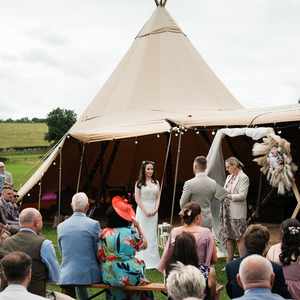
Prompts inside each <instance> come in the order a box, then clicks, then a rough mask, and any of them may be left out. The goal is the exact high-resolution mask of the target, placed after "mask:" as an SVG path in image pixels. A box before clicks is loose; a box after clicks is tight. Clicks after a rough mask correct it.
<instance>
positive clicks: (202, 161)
mask: <svg viewBox="0 0 300 300" xmlns="http://www.w3.org/2000/svg"><path fill="white" fill-rule="evenodd" d="M194 162H195V163H196V164H197V166H198V167H199V168H200V169H202V170H204V169H206V167H207V160H206V157H205V156H203V155H200V156H197V157H195V159H194Z"/></svg>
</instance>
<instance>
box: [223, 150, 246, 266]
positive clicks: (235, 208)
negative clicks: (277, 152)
mask: <svg viewBox="0 0 300 300" xmlns="http://www.w3.org/2000/svg"><path fill="white" fill-rule="evenodd" d="M243 167H244V165H243V163H242V162H241V161H240V160H239V159H237V158H236V157H233V156H232V157H229V158H227V159H226V161H225V169H226V171H227V172H228V173H229V175H228V176H227V178H226V181H225V185H224V188H225V189H226V191H227V192H228V194H227V196H226V198H225V200H224V201H223V203H222V208H221V215H222V217H221V222H222V233H221V237H222V239H223V241H224V243H225V245H226V250H227V262H230V261H232V259H233V253H234V242H236V243H237V247H238V250H239V254H240V256H243V254H244V253H243V244H242V243H241V240H242V236H243V234H244V232H245V231H246V229H247V195H248V189H249V177H248V176H247V175H246V174H245V173H244V172H243V170H242V168H243Z"/></svg>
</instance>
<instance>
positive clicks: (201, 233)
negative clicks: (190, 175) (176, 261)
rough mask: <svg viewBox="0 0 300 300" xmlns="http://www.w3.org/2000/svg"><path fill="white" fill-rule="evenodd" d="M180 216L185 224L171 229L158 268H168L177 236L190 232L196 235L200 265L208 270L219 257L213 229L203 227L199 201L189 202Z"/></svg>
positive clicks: (160, 269) (162, 269)
mask: <svg viewBox="0 0 300 300" xmlns="http://www.w3.org/2000/svg"><path fill="white" fill-rule="evenodd" d="M180 216H181V217H182V220H183V223H184V225H183V226H179V227H175V228H173V229H172V230H171V233H170V236H169V239H168V241H167V243H166V246H165V249H164V252H163V255H162V257H161V260H160V264H159V267H158V270H159V271H161V272H164V271H165V270H166V267H167V262H168V261H169V260H170V257H171V256H172V254H173V251H174V245H175V239H176V236H178V235H179V234H181V233H182V232H189V233H191V234H192V235H193V236H194V237H195V240H196V251H197V255H198V263H199V267H200V266H201V267H202V268H206V269H207V270H208V269H209V267H210V265H211V264H212V263H215V262H217V259H218V258H217V250H216V245H215V241H214V239H213V236H212V233H211V231H210V230H209V229H208V228H205V227H201V223H202V217H201V208H200V205H199V204H198V203H197V202H189V203H187V204H186V205H185V206H184V207H183V209H182V210H181V212H180Z"/></svg>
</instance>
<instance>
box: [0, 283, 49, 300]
mask: <svg viewBox="0 0 300 300" xmlns="http://www.w3.org/2000/svg"><path fill="white" fill-rule="evenodd" d="M45 299H47V298H44V297H41V296H38V295H34V294H32V293H29V292H28V291H27V289H26V288H25V287H24V286H23V285H21V284H10V285H9V286H8V287H7V288H6V289H5V290H4V291H2V292H1V293H0V300H45Z"/></svg>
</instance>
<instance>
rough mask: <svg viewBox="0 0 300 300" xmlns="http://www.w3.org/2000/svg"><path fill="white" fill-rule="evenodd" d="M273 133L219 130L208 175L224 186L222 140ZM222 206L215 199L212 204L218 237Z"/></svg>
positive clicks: (270, 129) (209, 161)
mask: <svg viewBox="0 0 300 300" xmlns="http://www.w3.org/2000/svg"><path fill="white" fill-rule="evenodd" d="M273 133H274V129H273V128H269V127H259V128H222V129H219V130H218V131H217V133H216V135H215V137H214V140H213V142H212V144H211V147H210V149H209V152H208V154H207V175H208V176H209V177H211V178H212V179H214V180H215V181H216V182H217V183H218V184H219V185H220V186H224V183H225V179H226V175H225V167H224V157H223V153H222V139H223V138H224V136H225V135H227V136H230V137H235V136H240V135H246V136H248V137H250V138H252V139H253V140H259V139H261V138H263V137H265V136H267V135H269V134H273ZM246 173H247V170H246ZM220 204H221V203H220V201H219V200H217V199H214V200H213V201H212V203H211V211H212V221H213V222H212V223H213V229H214V232H215V234H216V235H217V236H218V234H217V233H219V232H220Z"/></svg>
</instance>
